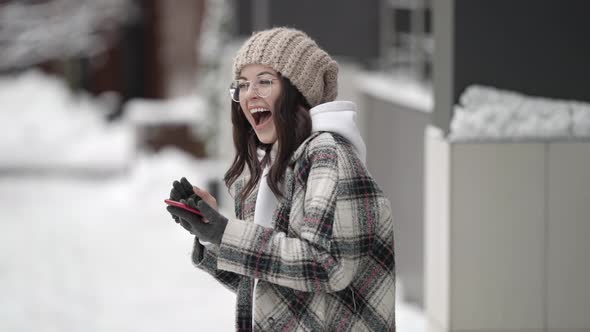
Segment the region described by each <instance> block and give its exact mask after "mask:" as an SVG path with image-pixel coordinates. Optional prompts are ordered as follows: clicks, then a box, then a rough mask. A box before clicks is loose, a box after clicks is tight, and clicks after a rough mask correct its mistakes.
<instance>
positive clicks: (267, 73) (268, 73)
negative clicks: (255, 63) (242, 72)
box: [238, 71, 277, 81]
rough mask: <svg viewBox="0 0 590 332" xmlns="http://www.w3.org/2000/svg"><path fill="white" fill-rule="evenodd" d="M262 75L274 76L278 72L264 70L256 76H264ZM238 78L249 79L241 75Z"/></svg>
mask: <svg viewBox="0 0 590 332" xmlns="http://www.w3.org/2000/svg"><path fill="white" fill-rule="evenodd" d="M262 75H270V76H273V77H277V75H276V74H274V73H271V72H269V71H263V72H260V73H258V74H256V77H259V76H262ZM238 79H239V80H245V81H247V80H248V78H246V77H244V76H240V77H238Z"/></svg>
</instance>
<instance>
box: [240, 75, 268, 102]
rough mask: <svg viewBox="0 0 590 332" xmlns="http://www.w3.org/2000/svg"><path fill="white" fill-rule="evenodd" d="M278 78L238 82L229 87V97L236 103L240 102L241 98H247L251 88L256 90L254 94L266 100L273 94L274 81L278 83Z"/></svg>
mask: <svg viewBox="0 0 590 332" xmlns="http://www.w3.org/2000/svg"><path fill="white" fill-rule="evenodd" d="M277 80H278V79H277V78H261V79H258V80H256V81H254V82H253V81H245V80H236V81H233V82H232V83H231V85H230V86H229V95H230V97H231V99H232V100H233V101H235V102H236V103H239V102H240V98H242V97H243V96H245V95H246V94H247V93H248V91H249V90H250V87H252V88H253V89H254V93H255V94H256V95H257V96H258V97H261V98H266V97H268V96H270V94H271V93H272V81H277Z"/></svg>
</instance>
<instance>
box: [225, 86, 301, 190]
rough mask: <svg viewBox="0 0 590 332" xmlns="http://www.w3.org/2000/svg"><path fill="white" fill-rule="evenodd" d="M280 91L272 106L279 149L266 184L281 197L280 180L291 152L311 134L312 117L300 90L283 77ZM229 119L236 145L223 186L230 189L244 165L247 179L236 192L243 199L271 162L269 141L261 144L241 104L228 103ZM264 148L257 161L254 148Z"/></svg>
mask: <svg viewBox="0 0 590 332" xmlns="http://www.w3.org/2000/svg"><path fill="white" fill-rule="evenodd" d="M281 81H282V88H283V89H282V91H281V94H280V95H279V98H278V99H277V104H276V105H275V112H274V113H273V122H274V125H275V128H276V131H277V141H278V143H279V144H278V151H277V155H276V158H275V160H274V162H273V164H272V165H271V166H270V170H269V173H268V176H267V181H268V186H269V188H270V189H271V190H272V192H273V193H274V194H275V195H276V196H278V197H283V193H282V192H281V189H280V188H281V187H280V185H281V183H282V182H283V180H284V176H285V171H286V169H287V167H288V165H289V160H290V158H291V155H292V154H293V152H295V150H296V149H297V147H299V145H300V144H301V143H302V142H303V141H304V140H305V139H306V138H307V137H309V135H311V117H310V115H309V109H310V108H311V107H310V106H309V103H308V102H307V100H306V99H305V97H303V95H302V94H301V92H299V90H297V88H296V87H295V86H294V85H293V84H292V83H291V81H289V79H288V78H286V77H281ZM231 103H232V104H231V119H232V124H233V139H234V146H235V148H236V155H235V157H234V160H233V162H232V164H231V166H230V167H229V169H228V170H227V172H226V173H225V176H224V179H223V180H224V181H225V185H226V186H227V187H228V188H229V187H230V186H231V185H232V184H233V183H234V182H235V181H236V180H237V179H238V177H239V176H240V175H241V174H242V172H243V171H244V167H248V171H249V172H250V179H249V180H248V182H247V183H246V185H245V186H244V188H243V189H242V190H241V192H239V193H236V194H237V195H238V196H237V199H239V200H241V201H243V200H244V199H245V198H246V197H247V196H248V195H249V194H250V193H251V192H252V190H254V188H255V187H256V184H257V183H258V181H259V180H260V177H261V176H262V169H263V167H264V166H265V165H266V164H267V163H268V162H270V153H268V152H270V149H271V148H272V144H264V143H262V142H260V141H259V140H258V137H257V136H256V132H254V129H253V128H252V126H251V125H250V123H249V122H248V120H247V119H246V116H245V115H244V113H243V112H242V108H241V107H240V103H238V102H235V101H232V102H231ZM258 148H262V149H263V150H265V151H266V152H267V153H266V156H265V157H264V158H263V159H262V160H260V161H259V160H258V155H257V151H256V150H257V149H258Z"/></svg>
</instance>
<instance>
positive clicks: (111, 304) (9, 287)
mask: <svg viewBox="0 0 590 332" xmlns="http://www.w3.org/2000/svg"><path fill="white" fill-rule="evenodd" d="M217 169H219V167H218V165H216V164H215V163H214V162H212V161H206V160H203V161H192V162H188V159H187V158H186V157H185V156H184V155H181V154H180V153H179V152H173V151H167V152H164V153H163V154H162V155H161V156H159V157H158V158H155V159H154V158H151V159H150V158H145V159H144V160H140V161H139V162H138V165H137V167H136V169H134V170H133V171H132V172H131V173H130V174H128V175H127V176H121V177H117V178H106V179H82V178H78V179H76V178H66V177H63V176H62V177H57V178H55V177H35V176H29V177H20V178H7V177H0V211H1V212H0V220H1V222H0V293H1V294H2V297H0V330H2V331H15V332H16V331H140V330H141V331H164V330H166V329H169V330H172V331H195V330H202V331H230V330H232V329H233V306H234V303H235V300H234V295H233V294H232V293H231V292H229V291H227V290H225V289H224V288H222V287H220V286H219V285H218V284H217V282H216V281H214V280H213V278H211V277H209V276H207V275H206V274H204V273H200V272H199V271H197V269H196V268H194V267H193V266H192V264H191V261H190V253H191V245H192V237H191V236H190V234H188V233H187V232H186V231H185V230H184V229H182V228H181V227H180V226H178V225H176V224H175V223H174V221H173V220H172V218H170V216H169V215H168V213H167V212H166V210H165V208H164V206H165V205H164V203H163V199H164V198H167V195H168V193H169V190H170V185H171V181H172V180H173V179H175V178H178V177H179V176H182V175H185V176H187V177H189V178H190V179H191V180H192V181H193V182H194V183H195V184H197V185H202V186H205V185H206V183H207V179H208V178H210V177H211V175H212V174H215V173H217Z"/></svg>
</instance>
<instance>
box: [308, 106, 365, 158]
mask: <svg viewBox="0 0 590 332" xmlns="http://www.w3.org/2000/svg"><path fill="white" fill-rule="evenodd" d="M309 114H310V115H311V123H312V125H311V131H312V132H318V131H329V132H332V133H335V134H338V135H340V136H342V137H344V138H346V140H348V141H349V142H350V143H351V144H352V145H353V147H354V149H355V151H356V153H357V155H358V157H359V159H360V160H361V161H362V162H363V164H366V159H367V147H366V145H365V142H364V141H363V138H362V137H361V133H360V131H359V129H358V127H357V125H356V122H355V119H356V105H355V104H354V103H353V102H350V101H340V100H338V101H332V102H328V103H324V104H320V105H318V106H316V107H313V108H312V109H310V110H309Z"/></svg>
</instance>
